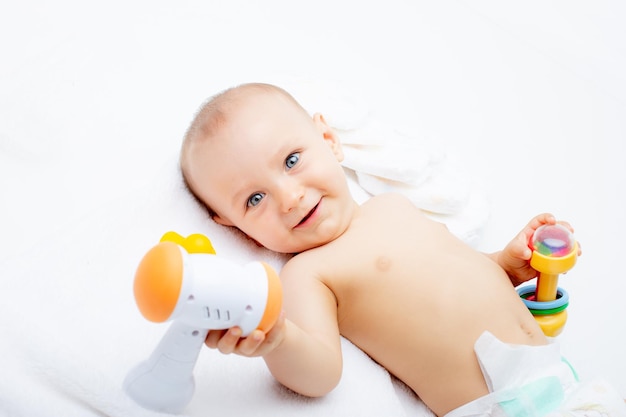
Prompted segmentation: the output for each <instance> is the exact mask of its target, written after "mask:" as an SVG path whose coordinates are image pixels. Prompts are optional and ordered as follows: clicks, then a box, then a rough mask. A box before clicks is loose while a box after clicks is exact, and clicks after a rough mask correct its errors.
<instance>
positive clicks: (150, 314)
mask: <svg viewBox="0 0 626 417" xmlns="http://www.w3.org/2000/svg"><path fill="white" fill-rule="evenodd" d="M170 233H171V232H170ZM166 236H167V235H166ZM176 236H178V237H177V238H176V241H174V242H172V241H168V240H170V239H165V236H164V239H165V240H166V241H165V242H164V241H163V239H162V242H161V243H159V244H158V245H157V246H155V247H154V248H152V249H151V250H150V251H149V252H148V253H147V254H146V255H145V256H144V258H143V259H142V261H141V263H140V265H139V267H138V270H137V273H136V275H135V298H136V300H137V304H138V306H139V309H140V311H141V312H142V314H143V315H144V316H145V317H146V318H147V319H148V320H151V321H156V322H163V321H169V320H173V323H172V324H171V325H170V327H169V329H168V330H167V332H166V333H165V335H164V336H163V338H162V339H161V341H160V342H159V344H158V345H157V347H156V348H155V349H154V351H153V352H152V354H151V355H150V357H149V358H148V359H147V360H146V361H144V362H141V363H140V364H139V365H137V366H136V367H135V368H133V369H132V370H131V372H129V374H128V375H127V376H126V379H125V380H124V390H125V391H126V393H127V394H128V395H129V396H130V397H131V398H132V399H133V400H135V402H137V403H138V404H139V405H141V406H143V407H145V408H148V409H151V410H155V411H165V412H170V413H179V412H181V411H182V410H183V409H184V408H185V406H186V405H187V404H188V403H189V401H190V400H191V398H192V397H193V393H194V389H195V382H194V377H193V369H194V367H195V364H196V361H197V359H198V355H199V353H200V350H201V348H202V346H203V344H204V341H205V339H206V336H207V333H208V332H209V330H214V329H228V328H230V327H234V326H239V327H240V328H241V330H242V334H243V336H247V335H248V334H250V332H252V331H253V330H255V329H257V328H259V329H261V330H263V331H269V329H270V328H271V327H272V326H273V325H274V323H275V321H276V319H277V318H278V315H279V313H280V310H281V308H282V290H281V287H280V281H279V280H278V276H277V275H276V273H275V272H274V271H273V270H272V269H271V268H270V267H269V266H267V265H266V264H264V263H261V262H252V263H249V264H247V265H244V266H241V265H238V264H236V263H233V262H231V261H228V260H226V259H223V258H219V257H218V256H216V255H214V252H212V247H211V246H210V242H209V241H208V239H206V238H204V237H203V238H204V239H206V241H207V242H208V246H209V248H210V250H204V248H201V249H198V248H197V245H195V244H193V242H192V243H191V244H190V243H189V242H187V241H186V239H183V238H182V237H180V236H179V235H176ZM192 236H196V237H197V236H201V235H192ZM201 237H202V236H201ZM190 238H191V236H190ZM202 245H204V243H202ZM189 252H191V253H189Z"/></svg>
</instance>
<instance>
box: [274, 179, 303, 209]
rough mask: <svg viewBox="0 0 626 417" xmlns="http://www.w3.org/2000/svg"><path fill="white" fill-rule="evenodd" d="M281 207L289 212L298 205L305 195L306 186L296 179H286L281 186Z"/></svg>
mask: <svg viewBox="0 0 626 417" xmlns="http://www.w3.org/2000/svg"><path fill="white" fill-rule="evenodd" d="M280 196H281V199H280V201H281V209H282V211H283V212H285V213H288V212H289V211H291V210H292V209H294V208H296V207H298V205H299V204H300V201H301V200H302V198H303V197H304V187H303V186H302V185H301V184H300V183H298V182H296V181H285V182H284V183H283V184H282V186H281V187H280Z"/></svg>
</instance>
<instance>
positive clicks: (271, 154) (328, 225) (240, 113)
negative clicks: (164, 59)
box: [180, 84, 356, 253]
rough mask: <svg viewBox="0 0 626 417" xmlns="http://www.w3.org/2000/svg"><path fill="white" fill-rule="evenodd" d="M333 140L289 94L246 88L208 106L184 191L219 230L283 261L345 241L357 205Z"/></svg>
mask: <svg viewBox="0 0 626 417" xmlns="http://www.w3.org/2000/svg"><path fill="white" fill-rule="evenodd" d="M342 158H343V153H342V150H341V146H340V144H339V140H338V137H337V135H336V134H335V132H334V131H333V130H332V129H331V128H330V126H328V124H327V123H326V121H325V120H324V117H323V116H322V115H320V114H315V115H314V116H312V117H311V116H310V115H309V114H308V113H307V112H306V111H305V110H304V109H303V108H302V107H301V106H300V105H299V104H298V103H297V102H296V100H295V99H294V98H293V97H292V96H291V95H289V94H288V93H287V92H285V91H284V90H282V89H280V88H278V87H276V86H272V85H268V84H244V85H241V86H238V87H234V88H231V89H229V90H226V91H224V92H223V93H220V94H218V95H217V96H215V97H213V98H212V99H211V100H209V101H208V102H207V103H206V104H204V105H203V106H202V108H201V109H200V111H199V112H198V114H197V115H196V117H195V118H194V120H193V122H192V124H191V126H190V127H189V130H188V131H187V134H186V135H185V139H184V141H183V146H182V149H181V157H180V164H181V170H182V173H183V177H184V179H185V183H186V184H187V186H188V188H189V190H190V191H191V192H192V193H193V194H194V195H195V196H196V198H197V199H198V200H199V201H200V202H202V203H203V204H205V205H206V206H207V208H208V209H209V212H210V213H211V217H212V218H213V219H214V220H215V221H216V222H217V223H220V224H223V225H227V226H235V227H237V228H239V229H240V230H241V231H243V232H244V233H245V234H247V235H248V236H250V237H251V238H252V239H254V240H256V241H257V242H259V243H260V244H261V245H263V246H265V247H267V248H269V249H271V250H274V251H277V252H283V253H297V252H302V251H304V250H307V249H311V248H314V247H317V246H321V245H323V244H325V243H328V242H330V241H332V240H334V239H335V238H336V237H338V236H340V235H341V234H342V233H343V232H344V231H345V230H346V228H347V227H348V225H349V223H350V220H351V218H352V214H353V210H354V209H355V206H356V204H355V203H354V201H353V199H352V197H351V195H350V191H349V189H348V185H347V182H346V178H345V175H344V171H343V168H342V167H341V165H340V163H339V162H340V161H341V159H342Z"/></svg>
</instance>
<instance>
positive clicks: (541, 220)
mask: <svg viewBox="0 0 626 417" xmlns="http://www.w3.org/2000/svg"><path fill="white" fill-rule="evenodd" d="M556 223H557V221H556V218H555V217H554V216H553V215H552V214H550V213H543V214H540V215H538V216H536V217H534V218H533V219H532V220H531V221H530V222H529V223H528V224H527V225H526V227H524V229H522V231H521V232H519V233H518V235H517V236H515V238H514V239H513V240H512V241H511V242H509V244H508V245H507V246H506V247H505V248H504V250H503V251H502V252H500V254H499V255H498V264H499V265H500V266H501V267H502V268H503V269H504V270H505V271H506V273H507V274H509V277H510V278H511V282H512V283H513V285H515V286H517V285H519V284H521V283H523V282H526V281H528V280H530V279H533V278H535V277H536V276H537V271H535V270H534V269H533V268H531V266H530V258H531V256H532V253H533V252H532V249H531V248H530V246H529V243H530V240H531V239H532V237H533V235H534V234H535V231H536V230H537V229H538V228H539V227H540V226H543V225H544V224H556ZM558 223H559V224H561V225H563V226H565V227H566V228H567V229H569V230H570V231H571V232H572V233H573V232H574V229H573V228H572V226H570V224H569V223H567V222H564V221H559V222H558ZM579 248H580V245H579ZM580 253H581V251H580V249H579V251H578V255H580Z"/></svg>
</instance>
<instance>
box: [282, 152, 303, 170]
mask: <svg viewBox="0 0 626 417" xmlns="http://www.w3.org/2000/svg"><path fill="white" fill-rule="evenodd" d="M299 160H300V152H294V153H292V154H291V155H289V156H288V157H287V159H285V166H286V167H287V169H291V168H293V167H294V166H295V165H296V164H297V163H298V161H299Z"/></svg>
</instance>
